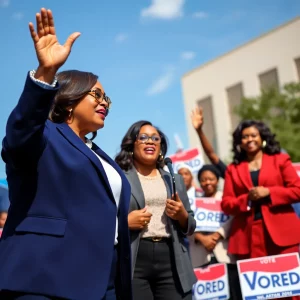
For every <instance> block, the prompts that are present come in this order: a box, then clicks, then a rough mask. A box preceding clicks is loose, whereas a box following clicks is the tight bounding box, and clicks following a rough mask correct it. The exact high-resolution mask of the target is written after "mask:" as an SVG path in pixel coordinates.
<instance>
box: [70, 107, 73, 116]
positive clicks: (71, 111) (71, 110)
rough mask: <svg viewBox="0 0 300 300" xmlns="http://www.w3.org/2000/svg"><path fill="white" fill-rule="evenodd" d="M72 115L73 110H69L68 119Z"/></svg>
mask: <svg viewBox="0 0 300 300" xmlns="http://www.w3.org/2000/svg"><path fill="white" fill-rule="evenodd" d="M72 113H73V108H71V109H70V110H69V117H71V116H72Z"/></svg>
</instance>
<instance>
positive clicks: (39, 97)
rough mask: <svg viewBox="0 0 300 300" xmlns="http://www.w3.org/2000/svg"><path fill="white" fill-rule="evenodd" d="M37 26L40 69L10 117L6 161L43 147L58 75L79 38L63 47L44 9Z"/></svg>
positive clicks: (74, 36)
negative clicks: (8, 156)
mask: <svg viewBox="0 0 300 300" xmlns="http://www.w3.org/2000/svg"><path fill="white" fill-rule="evenodd" d="M36 23H37V24H36V27H37V30H36V31H35V29H34V26H33V24H32V23H29V30H30V34H31V37H32V40H33V43H34V47H35V52H36V56H37V59H38V62H39V66H38V68H37V70H36V72H33V73H31V76H28V78H27V81H26V84H25V87H24V90H23V93H22V95H21V97H20V100H19V102H18V104H17V106H16V107H15V108H14V110H13V111H12V113H11V114H10V116H9V119H8V122H7V126H6V136H5V138H4V140H3V153H4V154H3V157H4V160H5V158H6V157H7V152H14V153H16V152H17V153H22V154H26V152H31V151H32V150H34V151H33V152H36V153H37V152H38V150H40V148H41V147H43V145H44V142H43V139H44V137H43V132H44V127H45V123H46V120H47V118H48V114H49V111H50V108H51V106H52V103H53V99H54V96H55V93H56V92H57V89H58V85H57V84H55V74H56V73H57V71H58V69H59V68H60V67H61V66H62V65H63V64H64V63H65V61H66V60H67V58H68V56H69V54H70V52H71V47H72V45H73V43H74V41H75V40H76V39H77V38H78V37H79V35H80V33H73V34H72V35H70V36H69V38H68V39H67V41H66V43H65V44H64V45H60V44H59V42H58V40H57V36H56V33H55V27H54V20H53V16H52V12H51V11H50V10H46V9H44V8H42V9H41V12H40V13H37V14H36Z"/></svg>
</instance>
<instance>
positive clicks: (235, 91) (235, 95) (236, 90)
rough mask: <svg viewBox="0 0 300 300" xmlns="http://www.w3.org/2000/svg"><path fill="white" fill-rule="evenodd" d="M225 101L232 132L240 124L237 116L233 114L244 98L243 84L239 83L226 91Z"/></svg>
mask: <svg viewBox="0 0 300 300" xmlns="http://www.w3.org/2000/svg"><path fill="white" fill-rule="evenodd" d="M226 92H227V101H228V107H229V113H230V119H231V128H232V129H233V130H234V129H235V128H236V127H237V125H238V124H239V122H240V118H239V116H238V115H236V114H235V113H234V109H235V108H236V107H237V106H238V105H240V104H241V101H242V98H243V97H244V90H243V84H242V83H241V82H240V83H238V84H235V85H233V86H231V87H229V88H227V89H226Z"/></svg>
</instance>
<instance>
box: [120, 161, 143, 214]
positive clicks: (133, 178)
mask: <svg viewBox="0 0 300 300" xmlns="http://www.w3.org/2000/svg"><path fill="white" fill-rule="evenodd" d="M125 174H126V177H127V179H128V181H129V182H130V186H131V194H132V196H133V197H134V198H135V200H136V202H137V203H138V205H139V207H140V209H142V208H144V207H145V196H144V192H143V189H142V185H141V182H140V179H139V177H138V175H137V172H136V169H135V168H134V167H132V168H131V169H130V170H128V171H127V172H125Z"/></svg>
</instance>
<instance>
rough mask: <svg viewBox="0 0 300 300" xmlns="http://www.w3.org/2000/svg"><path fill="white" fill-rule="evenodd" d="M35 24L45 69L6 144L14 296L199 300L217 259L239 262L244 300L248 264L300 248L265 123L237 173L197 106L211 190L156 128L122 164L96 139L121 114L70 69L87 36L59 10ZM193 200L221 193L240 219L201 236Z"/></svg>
mask: <svg viewBox="0 0 300 300" xmlns="http://www.w3.org/2000/svg"><path fill="white" fill-rule="evenodd" d="M36 23H37V26H36V29H35V28H34V26H33V24H32V23H30V24H29V29H30V33H31V37H32V40H33V43H34V46H35V51H36V55H37V59H38V62H39V66H38V68H37V70H33V71H31V72H29V73H28V75H27V79H26V83H25V86H24V90H23V93H22V95H21V97H20V100H19V102H18V104H17V106H16V107H15V108H14V110H13V111H12V113H11V114H10V116H9V118H8V122H7V127H6V135H5V138H4V140H3V149H2V158H3V160H4V162H5V163H6V172H7V181H8V185H9V191H10V192H9V197H10V199H9V200H10V207H9V211H8V217H7V220H6V223H5V226H4V229H3V233H2V237H1V242H0V265H1V271H2V272H1V273H0V298H1V299H7V300H10V299H20V300H31V299H33V300H34V299H37V300H39V299H76V300H96V299H97V300H98V299H104V300H116V299H124V300H130V299H134V300H141V299H145V300H152V299H153V300H168V299H170V300H177V299H178V300H179V299H186V300H188V299H190V300H191V299H192V288H193V285H194V284H195V283H196V281H197V278H196V276H195V273H194V270H193V269H194V268H205V267H207V266H208V265H211V264H215V263H225V264H227V268H228V276H229V286H230V295H231V299H242V295H241V289H240V285H239V279H238V278H239V277H238V272H237V267H236V261H237V260H241V259H247V258H256V257H262V256H268V255H274V254H283V253H292V252H298V251H299V244H300V219H299V218H298V217H297V215H296V213H295V211H294V209H293V207H292V204H294V203H297V202H300V179H299V178H298V176H297V174H296V171H295V170H294V168H293V166H292V164H291V161H290V158H289V156H288V155H287V154H285V153H282V151H281V148H280V144H279V142H278V141H276V139H275V136H274V134H272V133H271V131H270V129H269V128H268V127H267V126H266V125H265V124H264V123H262V122H258V121H243V122H241V123H240V124H239V126H238V127H237V129H236V130H235V131H234V133H233V154H234V155H233V162H232V163H231V164H230V165H228V166H226V165H225V164H224V162H222V161H221V160H220V158H219V157H218V156H217V155H216V154H215V152H214V149H213V148H212V147H211V145H210V143H209V141H208V140H207V138H206V136H205V134H204V132H203V130H202V125H203V115H202V111H201V109H195V110H194V111H193V113H192V123H193V126H194V127H195V130H196V131H197V133H198V135H199V138H200V141H201V143H202V146H203V148H204V151H205V152H206V154H207V156H208V158H209V159H210V160H211V162H212V164H211V165H204V166H203V167H202V168H201V170H200V171H199V173H198V177H197V179H198V181H199V186H200V188H201V189H200V188H198V187H196V186H195V185H194V184H193V176H192V172H191V170H190V169H189V168H188V167H187V165H183V166H182V167H181V168H180V169H179V171H178V173H179V175H178V174H175V176H173V175H172V174H171V173H169V172H167V171H166V170H165V169H164V167H165V166H164V158H165V156H166V153H167V150H168V143H167V137H166V136H165V134H164V133H163V132H162V131H161V130H160V129H159V128H157V127H156V126H154V125H153V124H152V123H151V122H149V121H138V122H135V123H134V124H133V125H132V126H130V128H129V129H128V131H127V132H126V133H125V135H124V138H123V140H122V142H121V145H120V152H119V153H118V154H117V156H116V157H115V160H113V159H111V158H110V157H109V156H108V155H107V154H106V153H105V152H104V151H103V150H102V149H101V148H100V147H99V146H97V145H96V144H95V143H94V142H93V139H94V138H95V136H96V134H97V130H99V129H101V128H103V127H104V123H105V119H106V117H107V116H108V112H109V110H110V107H111V100H110V98H109V97H108V96H107V95H106V94H105V91H104V88H103V86H102V84H101V83H100V82H99V81H98V77H97V76H96V75H94V74H92V73H89V72H82V71H76V70H71V71H63V72H58V71H59V68H60V67H61V66H62V65H63V64H64V63H65V62H66V60H67V58H68V56H69V54H70V52H71V48H72V45H73V43H74V42H75V40H76V39H77V38H78V37H79V35H80V33H73V34H72V35H70V37H69V38H68V39H67V41H66V43H65V44H64V45H61V44H59V42H58V40H57V36H56V32H55V26H54V21H53V16H52V12H51V11H50V10H46V9H41V11H40V13H38V14H36ZM89 134H91V135H92V138H90V139H89V138H87V136H88V135H89ZM220 177H222V178H225V184H224V191H223V193H222V192H221V191H219V190H218V182H219V178H220ZM174 183H175V186H176V191H175V190H174ZM193 197H203V198H205V197H208V198H215V199H222V202H221V203H222V209H223V211H224V212H225V213H226V215H228V219H227V221H226V222H225V223H224V224H223V225H222V226H221V227H220V228H218V229H217V230H216V231H215V232H207V231H197V230H195V229H196V221H195V219H194V211H195V209H196V208H195V206H194V203H193V202H190V201H189V199H191V198H193ZM287 220H288V222H286V221H287ZM293 299H299V297H293Z"/></svg>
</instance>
